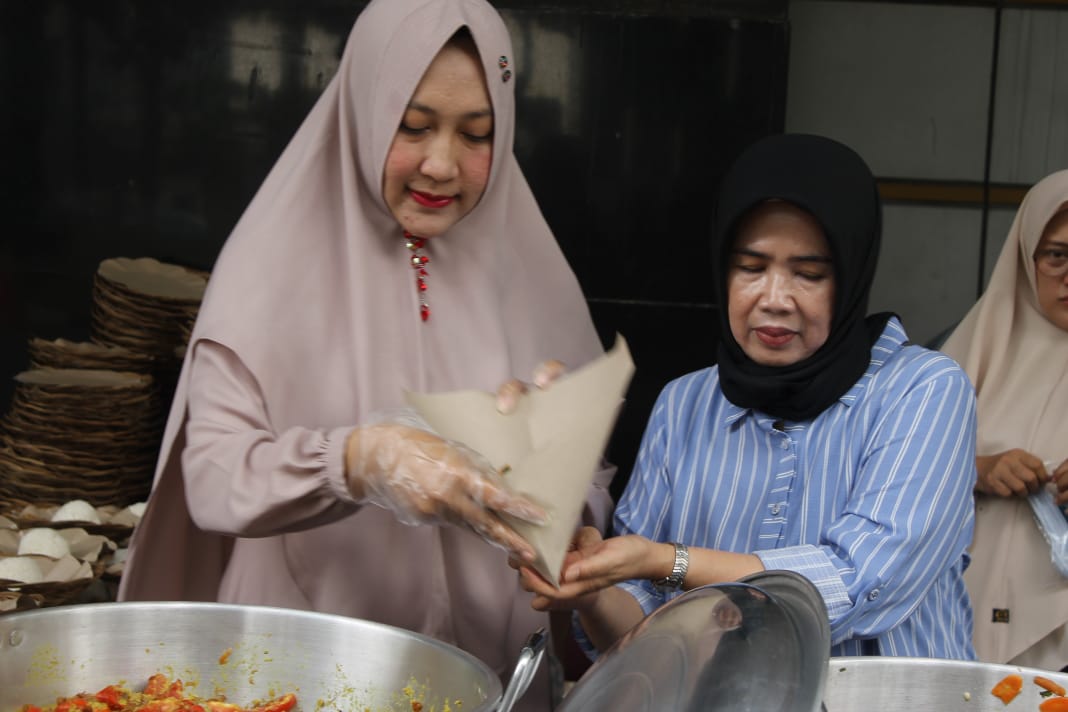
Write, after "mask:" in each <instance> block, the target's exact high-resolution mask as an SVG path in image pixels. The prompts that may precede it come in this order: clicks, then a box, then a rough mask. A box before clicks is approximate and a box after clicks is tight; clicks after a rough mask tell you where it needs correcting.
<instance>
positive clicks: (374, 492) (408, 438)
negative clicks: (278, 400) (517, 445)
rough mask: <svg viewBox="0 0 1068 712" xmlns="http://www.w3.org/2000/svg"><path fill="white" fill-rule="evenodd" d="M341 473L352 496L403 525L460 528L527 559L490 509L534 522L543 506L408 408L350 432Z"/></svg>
mask: <svg viewBox="0 0 1068 712" xmlns="http://www.w3.org/2000/svg"><path fill="white" fill-rule="evenodd" d="M345 477H346V481H347V483H348V486H349V491H350V492H351V493H352V495H353V496H354V497H355V498H356V499H357V500H360V501H364V502H368V503H371V504H376V505H378V506H380V507H384V508H386V509H389V510H390V511H392V512H393V513H394V514H395V515H396V516H397V519H398V520H400V521H401V522H403V523H405V524H413V525H414V524H433V523H448V524H457V525H461V526H467V527H470V528H471V529H472V530H474V531H475V532H476V533H478V534H479V535H480V536H482V538H484V539H486V540H487V541H489V542H490V543H492V544H495V545H497V546H500V547H501V548H503V549H505V550H507V551H509V552H511V553H512V554H514V555H516V556H519V557H521V558H524V559H527V560H533V558H534V551H533V549H531V547H530V545H529V544H527V542H526V541H525V540H524V539H523V538H522V537H521V536H519V534H517V533H516V532H515V531H514V530H513V529H512V528H511V527H509V526H508V525H507V524H505V523H504V521H503V520H502V519H501V518H500V517H499V516H498V514H499V513H506V514H510V515H512V516H514V517H518V518H520V519H524V520H526V521H529V522H532V523H535V524H540V523H543V522H544V521H545V517H546V515H545V512H544V511H543V510H542V509H541V508H540V507H538V506H537V505H536V504H534V503H532V502H530V501H529V500H527V499H524V498H523V497H521V496H519V495H517V494H513V493H511V492H509V491H508V490H507V489H506V488H505V487H504V484H503V480H502V478H501V476H500V473H498V472H497V471H496V470H495V469H494V468H493V466H492V465H491V464H490V463H489V462H488V461H487V460H486V459H485V458H484V457H482V456H481V455H479V454H478V453H476V452H475V451H473V450H471V449H470V448H468V447H466V446H464V445H463V444H461V443H456V442H451V441H449V440H445V439H443V438H441V437H439V436H438V435H435V434H434V433H433V432H431V431H430V429H429V427H427V426H426V425H425V423H422V421H421V420H420V419H419V418H418V417H417V416H415V415H414V414H412V413H411V412H410V411H401V412H398V413H394V414H392V415H390V416H389V417H388V418H387V419H386V420H384V421H381V422H375V423H371V424H368V425H364V426H361V427H358V428H356V429H355V430H354V431H353V432H352V435H350V436H349V439H348V442H347V443H346V446H345Z"/></svg>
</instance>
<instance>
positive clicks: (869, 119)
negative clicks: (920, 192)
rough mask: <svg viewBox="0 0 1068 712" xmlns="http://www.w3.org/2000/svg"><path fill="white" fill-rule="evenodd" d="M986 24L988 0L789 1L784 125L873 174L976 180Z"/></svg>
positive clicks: (982, 132) (986, 76)
mask: <svg viewBox="0 0 1068 712" xmlns="http://www.w3.org/2000/svg"><path fill="white" fill-rule="evenodd" d="M993 31H994V11H993V10H992V9H990V8H976V7H964V6H938V5H933V4H932V5H911V4H908V5H906V4H895V3H843V2H823V1H816V0H813V1H808V0H794V2H791V3H790V33H791V34H790V74H789V80H788V84H787V104H786V129H787V131H803V132H811V133H820V134H824V135H827V136H830V137H832V138H836V139H838V140H840V141H842V142H843V143H846V144H848V145H850V146H852V147H853V148H855V149H857V150H858V151H859V152H860V153H861V155H863V156H864V157H865V159H867V160H868V161H869V163H870V164H871V166H872V170H873V171H874V172H875V174H876V175H878V176H880V177H907V178H925V179H932V180H934V179H937V180H946V179H955V180H982V178H983V169H984V160H983V157H984V154H985V150H986V124H987V121H986V117H987V107H988V97H989V88H990V67H991V64H990V63H991V59H990V58H991V56H992V47H993V36H994V35H993Z"/></svg>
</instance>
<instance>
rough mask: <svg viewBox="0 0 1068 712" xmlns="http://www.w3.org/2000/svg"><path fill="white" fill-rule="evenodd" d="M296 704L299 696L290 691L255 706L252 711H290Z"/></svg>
mask: <svg viewBox="0 0 1068 712" xmlns="http://www.w3.org/2000/svg"><path fill="white" fill-rule="evenodd" d="M296 704H297V696H296V695H294V694H293V693H292V692H290V693H289V694H288V695H282V696H281V697H277V698H275V699H273V700H271V701H270V702H268V703H266V704H264V705H260V706H259V707H254V708H253V709H252V710H251V712H289V710H291V709H293V706H294V705H296Z"/></svg>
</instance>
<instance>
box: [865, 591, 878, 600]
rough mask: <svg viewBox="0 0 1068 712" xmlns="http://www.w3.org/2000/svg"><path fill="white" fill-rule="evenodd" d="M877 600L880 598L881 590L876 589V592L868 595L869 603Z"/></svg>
mask: <svg viewBox="0 0 1068 712" xmlns="http://www.w3.org/2000/svg"><path fill="white" fill-rule="evenodd" d="M877 598H879V589H875V590H874V591H872V592H871V593H869V594H868V600H869V601H874V600H876V599H877Z"/></svg>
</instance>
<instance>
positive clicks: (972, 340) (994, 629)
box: [943, 171, 1068, 670]
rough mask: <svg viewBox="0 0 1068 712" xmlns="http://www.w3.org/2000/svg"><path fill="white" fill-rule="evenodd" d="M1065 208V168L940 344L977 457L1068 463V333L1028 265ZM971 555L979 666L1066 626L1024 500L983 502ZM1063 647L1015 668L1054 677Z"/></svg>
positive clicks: (1062, 588) (1067, 607)
mask: <svg viewBox="0 0 1068 712" xmlns="http://www.w3.org/2000/svg"><path fill="white" fill-rule="evenodd" d="M1065 203H1068V171H1060V172H1057V173H1054V174H1052V175H1050V176H1047V177H1046V178H1044V179H1042V180H1041V181H1039V182H1038V183H1037V184H1035V186H1034V187H1032V188H1031V190H1030V191H1028V193H1027V196H1026V197H1025V198H1024V200H1023V203H1022V204H1021V205H1020V209H1019V210H1018V211H1017V213H1016V218H1015V220H1014V221H1013V223H1012V228H1011V229H1010V230H1009V235H1008V238H1007V239H1006V240H1005V246H1004V247H1003V248H1002V250H1001V255H1000V256H999V257H998V261H997V264H996V265H995V266H994V271H993V273H992V274H991V276H990V283H989V284H988V285H987V288H986V290H985V291H984V293H983V296H982V297H981V298H980V299H979V301H978V302H976V304H975V306H974V307H972V309H971V311H969V312H968V314H967V315H966V316H965V318H964V320H963V321H962V322H961V323H960V326H958V327H957V328H956V330H954V332H953V334H952V335H951V336H950V337H949V339H948V340H947V341H946V343H945V346H944V347H943V351H945V352H946V353H947V354H949V355H950V356H952V357H953V358H954V359H955V360H956V361H957V362H958V363H960V365H961V366H962V367H963V368H964V370H965V371H967V372H968V376H969V377H971V379H972V383H973V384H974V385H975V390H976V395H977V400H978V422H979V429H978V437H977V442H976V454H978V455H992V454H994V453H998V452H1003V451H1005V450H1009V449H1012V448H1023V449H1024V450H1027V451H1028V452H1031V453H1033V454H1034V455H1036V456H1037V457H1039V458H1040V459H1042V460H1044V461H1051V462H1054V463H1060V462H1061V461H1063V460H1064V459H1065V458H1066V457H1068V441H1066V438H1065V436H1066V431H1065V423H1068V333H1066V332H1065V331H1063V330H1062V329H1060V328H1058V327H1057V326H1055V325H1054V324H1053V323H1052V322H1050V321H1049V320H1048V319H1046V317H1045V316H1044V315H1043V314H1042V311H1041V310H1040V308H1039V305H1038V291H1037V284H1036V281H1035V262H1034V259H1033V255H1034V252H1035V248H1036V247H1037V246H1038V243H1039V241H1040V240H1041V239H1042V233H1043V231H1044V230H1045V228H1046V225H1047V223H1049V221H1050V219H1051V218H1052V217H1053V216H1054V215H1055V214H1056V213H1057V212H1059V211H1060V209H1061V207H1062V206H1063V205H1064V204H1065ZM971 553H972V556H973V562H972V565H971V566H970V567H969V568H968V570H967V572H966V574H965V581H966V582H967V584H968V590H969V593H970V594H971V596H972V604H973V607H974V609H975V647H976V651H977V652H978V654H979V657H980V659H982V660H984V661H987V662H996V663H1005V662H1008V661H1009V660H1014V659H1016V658H1017V656H1019V655H1020V654H1021V653H1022V652H1024V651H1025V650H1027V649H1029V648H1030V647H1031V646H1033V645H1034V644H1035V643H1036V642H1037V641H1039V640H1040V639H1042V638H1043V637H1045V636H1046V635H1047V634H1049V633H1050V632H1051V631H1054V630H1056V629H1058V628H1060V627H1061V626H1063V625H1064V624H1065V623H1066V622H1068V580H1066V579H1064V577H1062V576H1061V575H1060V574H1059V573H1057V571H1056V569H1054V568H1053V564H1052V563H1051V561H1050V554H1049V545H1048V544H1046V542H1045V541H1044V540H1043V538H1042V535H1041V533H1040V532H1039V530H1038V527H1037V526H1036V525H1035V522H1034V517H1033V515H1032V513H1031V508H1030V506H1029V505H1028V503H1027V500H1025V499H1022V498H1010V499H1004V498H1000V497H987V496H983V495H979V496H978V500H977V508H976V531H975V537H974V540H973V544H972V552H971ZM993 609H1005V610H1008V611H1009V618H1010V622H1008V623H1003V622H993V614H992V611H993ZM1051 642H1053V641H1051ZM1059 645H1060V646H1062V647H1061V649H1060V650H1053V651H1051V652H1052V653H1053V655H1052V656H1051V657H1049V658H1048V659H1046V658H1045V657H1043V656H1039V659H1031V658H1025V659H1023V660H1019V661H1018V662H1019V664H1026V665H1031V666H1035V667H1053V668H1054V669H1056V670H1059V669H1060V668H1061V667H1062V666H1064V665H1068V638H1066V639H1065V640H1064V641H1063V642H1061V643H1059Z"/></svg>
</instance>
